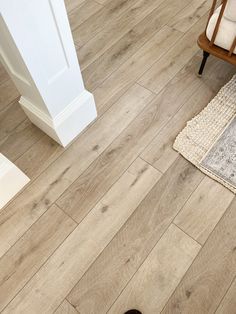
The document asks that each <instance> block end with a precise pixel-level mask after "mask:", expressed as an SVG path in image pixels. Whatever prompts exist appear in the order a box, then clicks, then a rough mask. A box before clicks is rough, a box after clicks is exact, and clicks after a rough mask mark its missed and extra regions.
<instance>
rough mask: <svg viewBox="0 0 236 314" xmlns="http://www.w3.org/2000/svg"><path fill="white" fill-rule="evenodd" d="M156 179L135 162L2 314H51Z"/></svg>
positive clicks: (148, 167) (156, 177)
mask: <svg viewBox="0 0 236 314" xmlns="http://www.w3.org/2000/svg"><path fill="white" fill-rule="evenodd" d="M159 178H160V174H159V173H158V172H157V170H155V169H154V168H152V167H151V166H149V165H148V164H146V163H145V162H143V161H142V160H141V159H140V160H137V161H136V162H135V164H134V165H132V166H131V168H130V171H129V170H128V171H127V172H126V173H125V174H124V176H123V177H121V178H120V180H119V181H118V182H117V186H116V187H114V188H113V189H111V190H110V191H109V192H108V194H107V195H105V196H104V197H103V198H102V200H101V201H100V202H99V203H97V205H96V207H95V208H93V210H92V211H91V212H90V213H89V214H88V215H87V216H86V218H85V219H84V220H83V221H82V222H81V223H80V224H79V226H78V227H77V228H76V229H75V230H74V231H73V232H72V233H71V234H70V235H69V236H68V238H67V239H66V240H65V241H64V242H63V243H62V245H61V246H60V247H59V248H58V250H57V251H56V252H55V253H54V254H53V255H52V256H51V257H50V258H49V259H48V261H47V262H46V263H45V264H44V266H43V267H42V268H41V269H40V270H39V271H38V273H37V274H36V275H35V276H34V277H33V279H32V280H31V281H30V282H29V283H28V284H27V285H26V286H25V287H24V288H23V289H22V290H21V292H20V293H19V294H18V295H17V296H16V298H15V299H14V300H13V301H12V302H11V303H10V305H9V306H8V307H7V309H6V310H5V311H4V312H5V313H14V312H15V313H17V312H18V313H21V312H24V313H32V312H33V313H45V314H46V313H51V312H53V311H54V310H55V309H56V308H57V307H58V306H59V304H60V303H61V302H62V301H63V299H64V298H65V296H66V295H67V294H68V293H69V291H70V290H71V288H72V287H73V286H74V285H75V283H76V282H77V281H78V280H79V279H80V277H81V276H82V275H83V273H84V272H85V271H86V269H87V268H88V267H89V266H90V265H91V263H92V262H93V261H94V260H95V259H96V257H97V256H98V255H99V254H100V253H101V251H102V250H103V249H104V248H105V247H106V245H107V244H108V243H109V241H110V240H111V239H112V238H113V236H114V235H115V234H116V233H117V231H118V230H119V229H120V228H121V227H122V225H123V224H124V222H125V221H126V220H127V219H128V217H129V216H130V215H131V214H132V212H133V211H134V210H135V208H136V207H137V205H138V204H139V203H140V202H141V200H142V199H143V198H144V197H145V195H146V194H147V193H148V191H149V190H150V189H151V188H152V186H153V185H154V184H155V182H157V180H158V179H159ZM144 186H145V187H146V189H145V190H143V187H144ZM140 187H141V190H140ZM124 191H126V194H125V192H124ZM121 195H122V201H120V197H121ZM78 261H80V262H79V263H78ZM58 289H59V290H60V293H57V292H58ZM32 301H33V302H32ZM4 312H3V313H4Z"/></svg>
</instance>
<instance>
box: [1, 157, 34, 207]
mask: <svg viewBox="0 0 236 314" xmlns="http://www.w3.org/2000/svg"><path fill="white" fill-rule="evenodd" d="M29 181H30V179H29V178H28V177H27V176H26V175H25V174H24V173H23V172H22V171H21V170H20V169H19V168H17V167H16V166H15V165H14V164H13V163H12V162H11V161H10V160H8V159H7V158H6V157H5V156H3V155H2V154H0V209H1V208H2V207H3V206H5V205H6V204H7V203H8V202H9V201H10V200H11V199H12V198H13V197H14V196H15V195H16V194H17V193H18V192H19V191H20V190H21V189H22V188H23V187H24V186H25V185H26V184H27V183H28V182H29Z"/></svg>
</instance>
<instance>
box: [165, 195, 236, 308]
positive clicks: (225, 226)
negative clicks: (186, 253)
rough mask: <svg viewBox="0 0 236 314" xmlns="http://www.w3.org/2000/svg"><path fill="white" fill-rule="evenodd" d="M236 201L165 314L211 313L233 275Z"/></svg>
mask: <svg viewBox="0 0 236 314" xmlns="http://www.w3.org/2000/svg"><path fill="white" fill-rule="evenodd" d="M235 210H236V199H234V201H233V203H232V204H231V205H230V207H229V208H228V210H227V211H226V214H225V215H224V216H223V218H222V219H221V220H220V222H219V223H218V225H217V226H216V228H215V230H214V231H213V232H212V234H211V235H210V237H209V239H208V240H207V242H206V243H205V245H204V247H203V248H202V250H201V251H200V253H199V254H198V256H197V257H196V259H195V260H194V262H193V264H192V265H191V267H190V268H189V270H188V271H187V273H186V275H185V276H184V278H183V280H182V281H181V283H180V284H179V285H178V287H177V289H176V290H175V292H174V294H173V295H172V296H171V298H170V299H169V301H168V303H167V305H166V306H165V308H164V310H163V312H162V313H163V314H164V313H181V314H183V313H186V314H187V313H188V314H189V313H201V314H205V313H207V314H209V313H214V312H215V311H216V309H217V307H218V305H219V303H220V302H221V300H222V298H223V297H224V295H225V293H226V291H227V290H228V288H229V287H230V285H231V283H232V281H233V280H234V277H235V273H236V258H235V254H236V253H235V252H236V248H235V232H236V215H235Z"/></svg>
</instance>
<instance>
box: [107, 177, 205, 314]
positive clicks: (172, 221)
mask: <svg viewBox="0 0 236 314" xmlns="http://www.w3.org/2000/svg"><path fill="white" fill-rule="evenodd" d="M164 175H165V174H164ZM202 180H203V179H202ZM202 180H200V182H199V183H198V184H197V186H196V188H195V189H194V190H193V191H192V192H191V193H190V195H189V196H188V197H187V199H186V200H185V202H184V203H183V204H182V206H180V209H179V210H178V212H177V213H176V215H175V216H174V217H173V219H172V220H171V222H170V223H169V225H168V226H167V227H166V229H165V230H164V231H163V233H162V234H161V236H160V237H159V239H158V240H157V241H156V242H155V244H154V245H153V247H152V248H151V249H150V251H149V252H148V254H147V255H146V257H145V258H144V260H143V261H142V263H141V264H140V265H139V267H138V268H137V269H136V271H135V272H134V274H133V276H132V277H131V278H130V280H128V282H127V284H126V285H125V286H124V287H123V289H122V290H121V292H120V294H119V295H118V296H117V298H116V299H115V301H114V302H113V303H112V305H111V306H110V307H109V308H108V310H107V313H108V312H109V311H110V309H111V308H112V306H113V305H114V304H115V302H116V301H117V300H118V298H119V297H120V295H121V294H122V292H123V291H124V289H125V288H126V287H127V285H128V284H129V282H130V281H131V280H132V279H133V277H134V276H135V274H136V273H137V271H138V270H139V269H140V267H141V266H142V265H143V263H144V262H145V261H146V259H147V258H148V256H149V255H150V254H151V252H152V251H153V249H154V248H155V247H156V245H157V243H158V242H159V241H160V240H161V238H162V237H163V236H164V234H165V233H166V231H167V230H168V228H169V227H170V226H171V224H173V223H174V220H175V218H176V217H177V215H178V214H179V212H180V211H181V209H182V208H183V207H184V205H185V204H186V203H187V201H188V200H189V198H190V197H191V195H192V194H193V193H194V191H195V190H196V189H197V187H198V186H199V184H200V183H201V182H202ZM156 184H158V182H157V183H156ZM154 187H155V185H154ZM154 187H153V188H154ZM150 192H151V191H149V193H150ZM149 193H148V194H149ZM147 196H148V195H147ZM147 196H146V197H147ZM136 209H137V208H136ZM133 214H134V213H133ZM133 214H132V215H133ZM132 215H131V216H132ZM131 216H130V217H129V219H130V218H131ZM129 219H127V221H128V220H129ZM127 221H126V223H127ZM197 255H198V254H197ZM190 266H191V265H190ZM190 266H189V267H190Z"/></svg>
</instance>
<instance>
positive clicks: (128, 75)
mask: <svg viewBox="0 0 236 314" xmlns="http://www.w3.org/2000/svg"><path fill="white" fill-rule="evenodd" d="M181 35H182V34H181V33H179V32H176V31H174V30H172V29H171V28H169V27H167V26H164V27H163V28H162V29H161V30H160V31H158V32H157V33H156V34H155V35H154V36H153V37H152V38H150V40H148V41H147V43H146V44H144V45H143V46H142V47H141V48H140V49H139V50H138V51H137V52H136V53H135V54H134V55H133V56H131V57H130V58H129V59H128V60H127V61H126V62H124V63H123V64H122V65H121V66H120V67H119V69H117V70H116V71H115V72H113V73H112V74H111V75H110V76H109V77H108V78H107V79H106V80H105V81H104V82H103V83H102V84H101V85H100V86H99V87H97V88H96V89H95V90H94V96H95V99H96V104H97V107H98V113H99V114H102V113H103V112H104V111H106V110H107V108H109V107H110V106H111V105H112V104H113V103H114V102H115V101H116V100H117V98H119V97H120V95H122V94H123V93H124V92H125V91H126V90H127V89H128V88H129V87H130V86H131V85H132V84H133V83H134V82H135V81H136V80H137V79H138V78H139V77H140V76H141V75H142V74H143V73H144V72H145V71H146V70H148V69H150V67H151V66H152V65H153V64H154V63H155V61H157V60H158V59H160V58H161V57H162V56H163V55H164V54H165V53H166V52H167V51H168V50H169V49H170V47H172V45H173V44H174V43H175V42H176V41H177V40H178V39H179V38H180V37H181Z"/></svg>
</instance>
